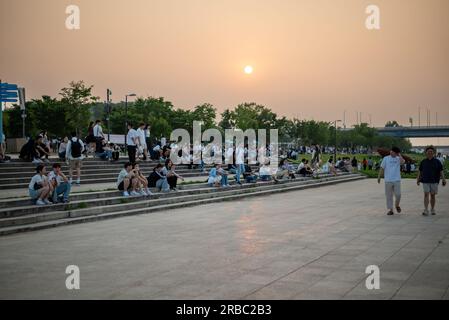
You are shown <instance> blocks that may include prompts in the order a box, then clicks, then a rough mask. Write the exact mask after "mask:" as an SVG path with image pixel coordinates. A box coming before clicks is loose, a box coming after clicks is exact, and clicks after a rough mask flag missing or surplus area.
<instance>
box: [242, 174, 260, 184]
mask: <svg viewBox="0 0 449 320" xmlns="http://www.w3.org/2000/svg"><path fill="white" fill-rule="evenodd" d="M245 181H246V182H248V183H255V182H256V181H257V176H252V175H251V176H247V177H245Z"/></svg>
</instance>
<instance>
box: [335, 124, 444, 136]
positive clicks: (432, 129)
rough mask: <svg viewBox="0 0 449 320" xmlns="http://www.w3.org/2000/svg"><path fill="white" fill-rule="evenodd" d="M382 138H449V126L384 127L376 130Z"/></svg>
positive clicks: (346, 129) (347, 129)
mask: <svg viewBox="0 0 449 320" xmlns="http://www.w3.org/2000/svg"><path fill="white" fill-rule="evenodd" d="M341 130H343V131H349V130H353V128H345V129H341ZM376 130H377V132H378V133H379V134H380V135H382V136H391V137H397V138H447V137H449V126H428V127H382V128H376Z"/></svg>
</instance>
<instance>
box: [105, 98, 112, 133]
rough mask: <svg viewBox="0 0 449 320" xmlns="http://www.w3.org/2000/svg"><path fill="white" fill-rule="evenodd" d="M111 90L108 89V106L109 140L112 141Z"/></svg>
mask: <svg viewBox="0 0 449 320" xmlns="http://www.w3.org/2000/svg"><path fill="white" fill-rule="evenodd" d="M111 95H112V92H111V90H109V89H107V91H106V108H107V110H106V111H107V119H106V120H107V121H108V141H111V98H110V96H111Z"/></svg>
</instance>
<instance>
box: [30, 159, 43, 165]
mask: <svg viewBox="0 0 449 320" xmlns="http://www.w3.org/2000/svg"><path fill="white" fill-rule="evenodd" d="M32 163H34V164H39V163H42V160H41V159H37V158H35V159H34V160H33V161H32Z"/></svg>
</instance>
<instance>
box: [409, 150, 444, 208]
mask: <svg viewBox="0 0 449 320" xmlns="http://www.w3.org/2000/svg"><path fill="white" fill-rule="evenodd" d="M426 156H427V158H426V159H424V160H423V161H421V164H420V165H419V173H418V178H417V181H416V183H417V184H418V186H419V185H420V184H421V183H422V184H423V189H424V211H423V213H422V214H423V215H424V216H428V215H429V198H430V206H431V214H432V215H435V214H436V213H435V203H436V195H437V194H438V184H439V183H440V179H441V180H442V181H443V182H442V184H443V186H446V179H445V177H444V169H443V165H442V164H441V162H440V161H439V160H438V159H437V158H435V148H434V147H433V146H430V147H427V148H426Z"/></svg>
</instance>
